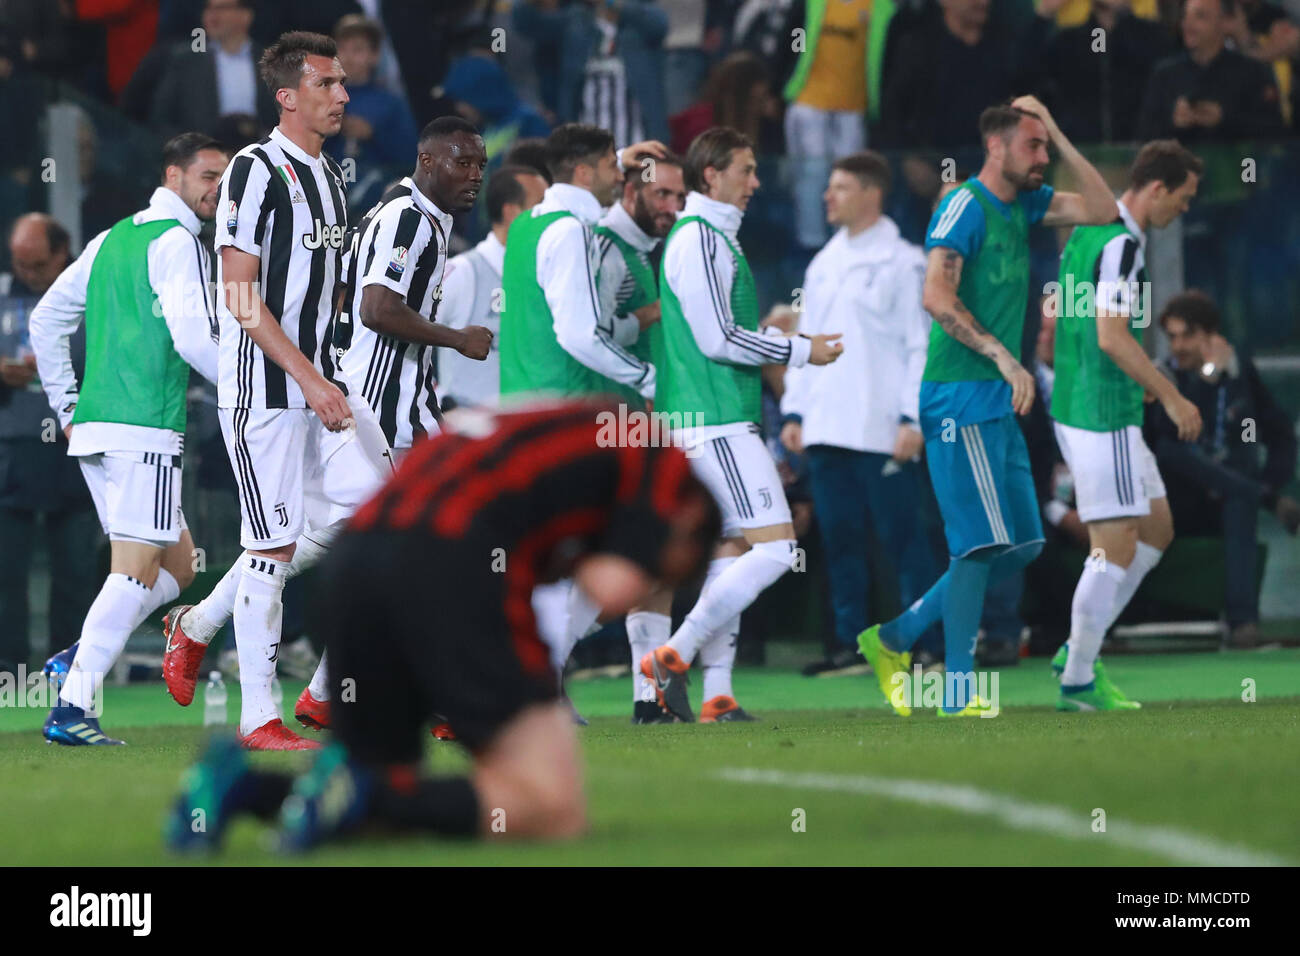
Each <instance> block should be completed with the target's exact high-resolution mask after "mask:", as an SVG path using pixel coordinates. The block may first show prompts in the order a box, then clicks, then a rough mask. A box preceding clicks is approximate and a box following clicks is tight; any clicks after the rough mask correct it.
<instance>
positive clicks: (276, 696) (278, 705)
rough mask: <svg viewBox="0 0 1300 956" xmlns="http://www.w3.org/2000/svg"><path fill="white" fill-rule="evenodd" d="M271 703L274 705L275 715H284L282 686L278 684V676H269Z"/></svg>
mask: <svg viewBox="0 0 1300 956" xmlns="http://www.w3.org/2000/svg"><path fill="white" fill-rule="evenodd" d="M271 703H272V704H274V705H275V713H276V715H277V716H280V717H283V716H284V688H283V687H281V686H280V678H278V677H272V678H271Z"/></svg>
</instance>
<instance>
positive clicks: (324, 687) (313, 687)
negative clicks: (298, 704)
mask: <svg viewBox="0 0 1300 956" xmlns="http://www.w3.org/2000/svg"><path fill="white" fill-rule="evenodd" d="M307 692H308V693H309V694H311V695H312V696H313V697H315V698H316V699H317V700H329V699H330V680H329V672H328V670H327V669H326V667H325V652H324V651H321V655H320V663H319V664H317V665H316V673H314V674H312V675H311V683H310V684H308V685H307Z"/></svg>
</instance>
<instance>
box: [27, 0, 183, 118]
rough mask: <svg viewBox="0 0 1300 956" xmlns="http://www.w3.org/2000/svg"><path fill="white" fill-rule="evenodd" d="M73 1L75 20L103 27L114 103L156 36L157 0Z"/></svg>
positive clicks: (109, 80)
mask: <svg viewBox="0 0 1300 956" xmlns="http://www.w3.org/2000/svg"><path fill="white" fill-rule="evenodd" d="M45 2H47V3H49V2H51V0H45ZM75 2H76V14H77V19H78V20H80V21H82V22H83V23H93V24H96V25H98V26H102V27H103V29H104V45H103V49H104V53H105V78H106V80H107V83H108V94H109V97H110V99H112V101H113V102H114V103H116V102H117V101H118V98H119V97H120V96H121V95H122V90H124V89H125V88H126V84H127V83H128V82H129V81H130V79H131V76H132V75H133V74H134V73H135V70H136V67H137V66H139V64H140V61H141V60H142V59H144V56H145V54H146V53H148V52H149V49H150V47H152V46H153V43H154V40H155V39H156V38H157V35H158V0H75Z"/></svg>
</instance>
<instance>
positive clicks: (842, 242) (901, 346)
mask: <svg viewBox="0 0 1300 956" xmlns="http://www.w3.org/2000/svg"><path fill="white" fill-rule="evenodd" d="M889 186H890V172H889V164H888V162H887V161H886V160H885V158H884V157H883V156H881V155H879V154H878V153H871V152H860V153H855V154H852V155H849V156H845V157H843V158H841V159H839V160H837V161H836V163H835V164H834V168H833V171H832V172H831V174H830V182H829V185H828V186H827V187H826V192H825V200H826V220H827V222H829V223H830V224H831V225H833V226H837V227H839V228H838V231H837V232H836V233H835V235H834V236H832V237H831V240H830V242H828V243H827V244H826V247H825V248H824V249H822V250H821V251H820V252H818V253H817V255H816V256H814V257H813V260H812V263H811V264H810V265H809V266H808V272H807V275H806V277H805V278H804V284H803V291H804V299H803V320H802V322H801V324H800V329H799V332H800V333H801V334H803V335H813V334H818V333H840V334H842V335H843V336H844V338H843V343H844V349H845V352H846V353H847V354H849V355H859V356H867V357H869V358H868V360H867V361H859V362H835V363H832V364H831V365H827V366H824V367H820V368H818V367H814V366H807V367H804V368H789V369H787V370H786V373H785V394H784V395H783V397H782V399H781V411H782V413H783V416H784V424H783V425H782V429H781V441H782V444H784V445H785V447H786V448H788V449H789V450H790V451H791V452H794V453H796V454H798V453H800V452H803V451H805V449H806V451H807V460H808V469H809V475H810V478H811V488H812V498H813V509H814V513H815V514H816V516H817V525H818V528H819V529H820V533H821V537H822V542H823V544H824V546H825V549H826V560H827V563H828V566H829V572H830V582H831V599H832V604H833V606H834V609H835V638H836V646H835V649H834V651H832V652H831V653H830V654H829V655H828V656H827V659H826V660H825V661H822V662H819V663H817V664H813V665H811V666H810V667H809V668H807V669H806V670H805V672H804V673H805V674H807V675H808V676H812V675H814V674H818V673H825V672H828V671H837V670H843V669H845V668H853V667H860V666H862V665H863V663H864V660H863V658H862V656H861V654H859V653H858V648H857V639H858V634H860V633H861V632H862V631H864V630H866V628H867V625H868V624H869V623H871V622H872V621H874V620H879V619H880V618H881V617H882V616H883V614H882V610H883V609H881V608H876V609H875V613H874V614H873V613H871V611H870V610H869V609H868V607H867V600H868V595H869V594H870V593H871V587H870V583H869V575H868V561H867V557H868V545H869V542H870V536H871V532H872V529H873V528H874V530H875V533H876V537H877V538H878V540H879V541H880V544H881V550H882V551H883V552H884V553H885V554H887V555H888V556H889V557H890V559H892V560H893V561H894V562H895V566H896V568H897V571H898V584H899V597H900V599H901V607H906V606H907V605H909V604H911V603H912V601H913V600H914V599H916V598H918V597H920V596H921V595H922V594H923V593H925V591H926V590H927V589H928V588H929V587H930V585H932V584H933V583H934V581H935V579H936V578H937V577H938V576H939V570H938V568H937V566H936V561H935V555H934V553H933V552H932V551H931V550H930V548H929V544H928V541H927V540H926V535H925V533H924V530H923V529H922V527H921V524H920V521H919V513H920V496H921V493H922V486H923V481H924V479H923V477H922V475H921V471H920V465H919V461H920V458H921V452H922V449H923V448H924V446H925V442H924V439H923V438H922V436H921V429H920V426H919V424H918V422H919V420H920V412H919V411H918V408H917V405H918V402H919V401H920V394H921V373H922V371H923V370H924V369H925V358H926V349H927V347H928V342H929V336H930V316H929V315H927V314H926V312H925V310H924V309H923V308H922V307H921V286H922V283H923V282H924V279H925V257H924V256H923V255H922V253H921V250H920V249H918V248H916V247H915V246H913V245H910V244H909V243H907V242H905V241H904V240H903V239H902V238H901V237H900V236H899V233H898V227H897V226H896V225H894V223H893V221H892V220H891V219H890V218H889V217H888V216H885V215H883V214H882V212H881V210H882V208H883V206H884V201H885V196H886V195H887V194H888V192H889Z"/></svg>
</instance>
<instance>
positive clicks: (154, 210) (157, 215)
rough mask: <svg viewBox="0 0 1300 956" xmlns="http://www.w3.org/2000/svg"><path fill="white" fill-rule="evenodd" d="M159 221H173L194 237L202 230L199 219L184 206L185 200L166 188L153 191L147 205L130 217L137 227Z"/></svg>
mask: <svg viewBox="0 0 1300 956" xmlns="http://www.w3.org/2000/svg"><path fill="white" fill-rule="evenodd" d="M160 219H175V220H176V221H177V222H179V223H180V224H181V225H182V226H184V227H185V228H186V229H188V230H189V231H190V233H191V234H192V235H195V236H197V235H198V234H199V230H200V229H201V228H203V223H201V222H199V217H198V216H197V215H195V213H194V210H193V209H191V208H190V207H189V206H187V205H185V200H184V199H182V198H181V197H180V196H178V195H177V194H176V193H174V192H172V191H171V190H170V189H168V188H167V187H166V186H159V187H158V188H157V189H155V190H154V191H153V195H152V196H150V197H149V205H148V206H146V207H145V208H144V209H142V210H140V211H139V212H138V213H136V214H135V215H134V216H133V217H132V220H133V221H134V222H135V224H136V225H137V226H138V225H140V224H142V223H146V222H157V221H158V220H160Z"/></svg>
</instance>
